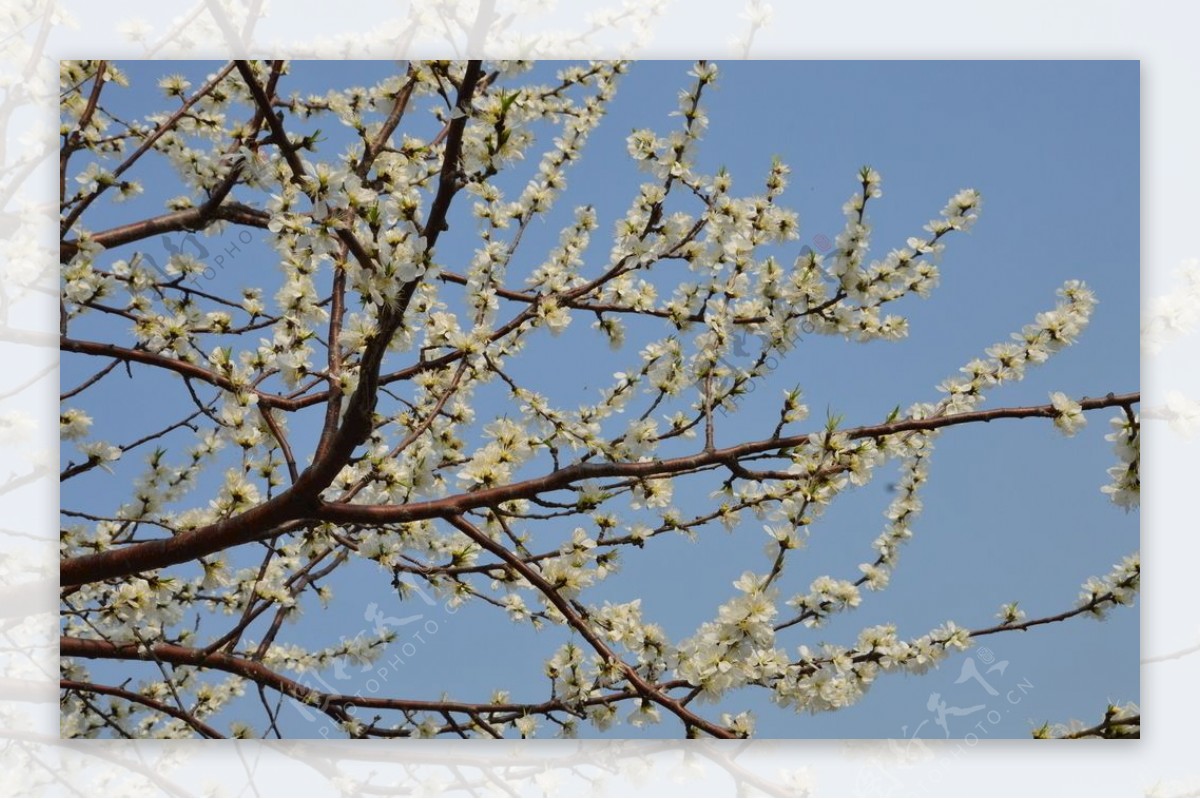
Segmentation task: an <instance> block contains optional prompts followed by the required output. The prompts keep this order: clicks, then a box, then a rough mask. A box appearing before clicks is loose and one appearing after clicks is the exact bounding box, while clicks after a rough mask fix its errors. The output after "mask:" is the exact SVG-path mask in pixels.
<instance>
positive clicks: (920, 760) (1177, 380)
mask: <svg viewBox="0 0 1200 799" xmlns="http://www.w3.org/2000/svg"><path fill="white" fill-rule="evenodd" d="M1189 16H1193V17H1195V16H1200V12H1198V11H1197V10H1196V8H1195V7H1194V6H1189V5H1185V4H1178V3H1168V2H1165V0H1151V1H1150V2H1145V1H1143V2H1140V3H1136V4H1135V3H1133V2H1113V1H1112V0H1062V1H1061V2H1056V3H1053V4H1049V3H1045V2H1031V1H1029V0H1017V1H1015V2H1014V1H1013V0H1009V2H1005V3H998V2H984V3H975V4H970V5H965V4H961V5H954V6H949V5H947V4H945V3H932V2H924V1H920V2H909V3H903V4H902V3H895V2H891V1H890V0H862V1H861V2H858V3H854V4H835V3H825V4H817V3H811V2H797V3H783V2H779V1H778V0H777V2H776V4H775V7H774V8H772V7H771V6H770V5H768V4H767V3H765V2H761V1H760V0H747V1H746V2H734V1H733V0H726V1H725V2H721V1H720V0H688V2H683V1H682V0H640V1H638V2H634V1H632V0H631V1H622V0H595V1H582V0H577V1H575V2H554V1H553V0H478V1H477V2H439V1H438V0H413V1H412V2H390V3H382V2H370V1H367V2H360V3H355V4H346V3H338V4H333V3H318V2H309V0H297V2H289V3H280V2H277V3H275V4H270V3H268V2H267V0H199V1H198V2H192V3H190V4H189V3H179V4H164V3H155V2H146V1H145V0H136V1H133V2H123V3H86V2H81V1H80V2H54V1H53V0H24V1H23V0H6V2H4V3H3V4H0V363H3V364H4V368H3V370H0V503H2V512H0V794H2V795H28V794H36V793H40V794H53V795H81V796H82V795H101V796H118V795H124V796H136V795H176V794H179V795H195V794H200V793H212V794H215V795H241V794H251V795H263V796H275V795H296V794H320V795H329V794H339V793H340V794H345V795H361V794H363V793H365V792H372V793H383V794H391V793H417V794H427V793H434V792H452V793H457V794H463V793H471V792H476V793H482V794H495V793H513V794H520V795H542V794H544V793H553V794H557V795H598V794H600V795H602V794H606V793H614V794H625V793H633V792H636V793H638V794H643V795H653V794H682V795H728V794H751V795H759V794H767V795H775V794H779V795H795V794H804V793H812V794H814V795H818V794H837V795H853V794H860V793H862V794H870V795H909V794H914V795H926V796H930V795H964V794H965V795H970V794H973V793H977V792H979V791H981V790H982V791H986V792H987V793H989V794H991V793H1002V794H1008V795H1021V794H1037V795H1068V794H1069V795H1075V794H1086V795H1112V794H1119V795H1129V794H1141V793H1151V794H1160V795H1196V793H1197V792H1198V791H1200V769H1198V768H1197V766H1196V765H1195V758H1194V756H1193V752H1194V743H1193V742H1194V720H1195V719H1196V718H1197V717H1200V692H1197V691H1196V690H1195V683H1194V682H1193V680H1194V679H1195V677H1196V675H1197V673H1198V666H1200V619H1198V618H1197V607H1198V606H1200V603H1198V602H1197V598H1198V597H1197V594H1198V592H1200V588H1198V586H1200V583H1198V582H1197V581H1196V580H1195V579H1194V573H1195V569H1196V564H1197V562H1198V561H1200V543H1198V541H1197V536H1196V534H1195V529H1194V528H1195V523H1194V518H1195V509H1194V507H1193V505H1194V503H1195V499H1194V497H1195V495H1196V492H1195V490H1194V483H1195V476H1196V474H1197V470H1196V467H1195V462H1194V461H1192V460H1191V458H1192V457H1194V454H1195V453H1196V451H1197V450H1196V447H1197V446H1198V444H1200V442H1197V440H1196V439H1195V437H1194V433H1195V432H1196V431H1197V427H1198V426H1200V403H1198V402H1197V400H1198V399H1200V377H1198V376H1197V374H1198V373H1197V370H1196V368H1195V365H1196V363H1197V358H1196V354H1197V349H1198V344H1200V340H1198V337H1197V333H1196V328H1197V327H1198V326H1200V262H1198V261H1197V260H1195V257H1196V256H1197V255H1200V242H1197V241H1196V233H1195V230H1196V222H1195V220H1196V219H1197V218H1198V217H1200V214H1198V213H1197V212H1198V210H1200V209H1198V208H1197V205H1198V200H1197V196H1196V191H1195V184H1196V178H1197V176H1200V169H1197V167H1198V166H1200V164H1198V163H1197V161H1198V154H1197V148H1196V146H1195V136H1196V131H1197V129H1198V128H1200V125H1198V124H1197V123H1198V122H1200V106H1198V102H1200V95H1198V94H1197V92H1196V90H1195V88H1196V86H1195V81H1196V78H1195V76H1196V75H1200V49H1197V48H1196V47H1195V43H1194V36H1195V34H1194V32H1195V31H1196V30H1197V25H1196V23H1197V22H1198V21H1200V20H1198V19H1195V18H1192V19H1188V18H1187V17H1189ZM583 55H586V56H594V57H611V56H626V57H642V58H688V59H691V58H699V57H707V58H743V57H750V58H1103V59H1109V58H1125V59H1140V60H1141V61H1142V91H1143V101H1142V113H1143V118H1142V131H1143V137H1144V138H1143V142H1142V159H1143V160H1142V164H1143V192H1142V219H1143V247H1142V259H1143V260H1142V293H1143V305H1142V308H1143V317H1142V318H1143V324H1142V333H1143V342H1142V343H1143V354H1144V356H1145V360H1144V371H1143V382H1144V384H1145V385H1143V387H1142V391H1143V397H1144V408H1145V412H1144V418H1146V419H1150V420H1152V421H1151V422H1150V423H1149V424H1148V425H1146V427H1145V430H1144V433H1145V438H1146V442H1147V443H1146V446H1145V448H1144V459H1143V465H1142V468H1143V471H1144V474H1145V475H1146V479H1145V480H1144V483H1143V487H1144V492H1143V512H1144V514H1145V515H1144V519H1145V525H1144V530H1143V534H1144V539H1145V540H1144V542H1143V546H1142V552H1143V557H1144V560H1145V568H1146V574H1147V577H1148V579H1147V580H1146V581H1145V582H1144V584H1143V602H1144V605H1143V607H1144V608H1145V612H1144V613H1143V618H1142V620H1143V638H1142V656H1143V661H1144V663H1145V667H1144V670H1143V680H1144V681H1143V689H1142V696H1141V706H1142V712H1143V716H1144V718H1145V730H1146V734H1145V736H1144V740H1142V741H1141V742H1139V743H1137V744H1132V745H1123V744H1112V743H1107V742H1099V741H1091V742H1087V741H1083V742H1074V743H1071V744H1053V745H1047V744H1046V743H1043V742H1034V741H1029V742H1021V741H996V742H985V743H980V744H979V745H977V746H973V747H972V746H968V745H965V744H964V742H963V741H948V742H946V743H945V745H944V746H942V745H935V742H927V741H881V742H854V743H848V742H837V741H825V742H813V741H797V742H783V741H778V742H771V741H759V742H751V743H744V742H742V743H736V744H730V745H724V742H699V741H691V742H687V743H676V742H670V743H668V742H664V743H661V744H657V745H653V744H652V745H647V744H646V743H645V742H640V743H637V744H633V743H630V744H626V743H622V742H601V741H584V742H570V741H528V742H495V743H484V742H476V745H472V746H470V747H463V746H460V745H456V744H454V743H452V742H418V741H410V742H403V745H401V746H397V745H396V744H394V743H384V742H354V744H353V745H351V744H347V743H345V742H339V743H323V742H290V743H267V742H248V741H238V742H229V743H228V744H224V745H222V746H221V747H220V748H217V747H215V746H213V745H212V744H204V743H198V742H197V743H190V742H179V741H169V742H154V741H139V742H132V741H107V742H102V741H87V742H65V743H60V742H59V741H58V706H57V694H58V692H57V686H56V681H57V673H58V664H57V663H56V655H57V653H56V649H55V648H56V629H55V627H56V617H55V609H56V602H55V598H56V589H57V576H58V575H57V566H56V564H57V551H56V547H55V545H54V541H55V538H56V537H55V530H56V529H57V527H56V521H55V520H56V503H57V486H56V483H55V481H54V477H53V475H54V473H55V472H56V471H57V468H56V465H55V460H56V459H55V454H54V453H55V452H56V440H57V427H58V425H57V421H56V418H55V416H56V413H55V410H54V409H55V408H56V407H57V389H56V377H57V351H56V349H55V341H56V340H55V338H54V336H55V334H56V330H57V319H58V306H57V302H56V297H57V293H58V266H57V262H56V260H55V259H54V257H53V254H54V253H55V252H56V247H55V244H54V232H55V230H56V229H57V227H56V226H57V212H56V211H55V208H54V204H55V199H54V198H55V169H56V165H55V163H54V157H53V156H54V153H55V152H56V151H57V145H56V141H55V134H54V131H55V130H56V129H57V124H58V102H57V95H58V87H57V76H58V67H57V61H58V59H60V58H82V57H88V58H158V59H173V58H229V57H233V56H249V57H268V56H269V57H274V58H353V59H367V58H413V57H422V58H424V57H430V58H462V57H467V56H484V57H503V58H526V57H529V58H534V57H537V58H555V57H566V56H570V57H573V58H577V57H580V56H583ZM936 90H937V87H930V92H931V93H933V92H936ZM947 135H950V133H949V132H948V133H947ZM1114 699H1115V697H1114ZM1101 748H1103V750H1104V751H1103V752H1102V753H1101V752H1099V751H1098V750H1099V749H1101ZM1017 764H1019V766H1020V767H1014V766H1015V765H1017Z"/></svg>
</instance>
